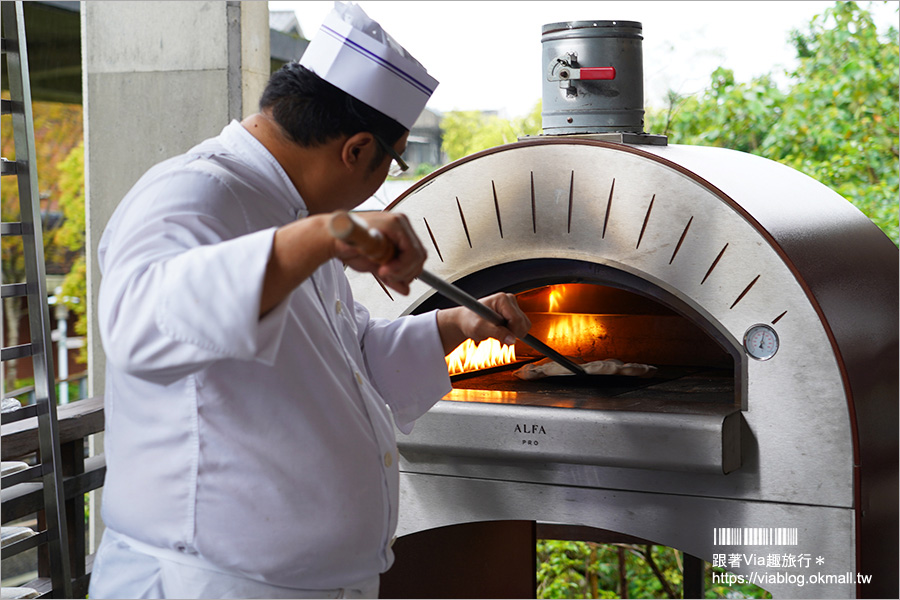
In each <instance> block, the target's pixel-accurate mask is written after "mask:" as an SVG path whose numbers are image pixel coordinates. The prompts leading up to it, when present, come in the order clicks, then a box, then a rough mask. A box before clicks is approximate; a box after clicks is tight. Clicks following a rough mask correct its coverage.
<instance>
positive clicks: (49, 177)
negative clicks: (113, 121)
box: [0, 92, 84, 387]
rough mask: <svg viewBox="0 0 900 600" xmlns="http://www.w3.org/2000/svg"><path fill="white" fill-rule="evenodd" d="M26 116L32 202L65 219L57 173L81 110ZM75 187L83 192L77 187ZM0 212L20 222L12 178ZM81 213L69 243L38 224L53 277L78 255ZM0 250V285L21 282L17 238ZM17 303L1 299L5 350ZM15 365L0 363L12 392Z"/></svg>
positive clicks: (0, 192) (8, 149) (49, 108)
mask: <svg viewBox="0 0 900 600" xmlns="http://www.w3.org/2000/svg"><path fill="white" fill-rule="evenodd" d="M8 97H9V94H8V92H4V98H8ZM32 114H33V117H34V138H35V167H36V169H37V179H38V187H39V190H38V196H39V199H40V204H41V211H42V213H47V212H49V213H52V212H55V211H57V210H61V211H62V212H63V214H64V218H68V217H69V215H67V214H66V213H67V212H71V211H67V209H66V208H65V207H62V206H60V195H61V194H63V192H62V191H61V182H62V181H64V180H65V179H66V174H65V173H62V172H60V171H59V168H58V167H59V165H60V164H63V163H64V162H65V161H64V159H65V158H66V157H67V156H68V155H69V153H70V152H71V151H72V149H73V148H74V147H76V146H78V145H79V144H80V143H81V141H82V138H83V133H82V110H81V106H78V105H71V104H59V103H55V102H34V103H33V104H32ZM7 119H8V118H4V122H3V128H2V140H0V146H2V154H3V156H4V157H5V158H9V159H13V158H15V155H16V152H15V140H14V138H13V128H12V126H11V122H10V121H9V120H7ZM72 168H75V167H74V166H70V167H69V169H70V170H71V169H72ZM78 185H79V186H80V187H81V188H83V183H80V184H78ZM68 193H69V195H72V194H75V195H77V196H78V197H79V198H80V199H81V200H80V201H81V202H82V203H83V201H84V195H83V190H79V191H77V192H73V191H72V190H70V191H69V192H68ZM0 206H2V209H0V212H2V219H3V221H4V222H7V221H13V222H15V221H20V220H21V211H20V210H19V189H18V185H17V181H16V179H15V178H13V177H10V178H4V180H3V186H2V188H0ZM83 213H84V208H83V206H82V208H81V214H82V216H81V217H80V223H76V224H74V225H73V226H72V227H70V229H74V230H78V229H80V231H81V233H80V238H78V237H77V236H76V237H72V235H70V234H62V237H61V238H59V239H57V233H59V230H58V229H53V228H50V227H49V226H48V221H47V220H46V219H45V220H44V221H43V222H42V230H43V243H44V260H45V263H46V265H47V271H48V272H51V273H52V272H59V271H58V270H57V269H58V268H59V267H60V266H63V265H66V264H68V262H69V261H70V260H71V259H72V255H73V254H77V253H79V252H83V247H84V216H83ZM64 228H65V227H64ZM0 246H2V262H3V281H4V283H14V282H23V281H25V258H24V257H25V255H24V250H23V246H22V238H21V237H20V236H12V235H5V236H3V239H2V240H0ZM82 260H83V259H82ZM51 291H52V290H51ZM20 300H21V299H19V298H5V299H4V301H3V312H4V319H5V321H4V326H5V327H6V328H7V335H8V340H7V341H8V343H10V344H11V345H15V344H17V343H18V323H19V320H20V318H21V317H22V316H23V314H24V311H23V306H24V305H23V303H22V302H20ZM81 305H82V307H83V306H84V302H83V296H82V302H81ZM82 328H83V326H82ZM76 330H77V324H76ZM17 362H18V361H8V362H6V363H4V368H5V373H4V375H5V378H6V384H7V386H12V387H14V386H15V382H16V379H17V371H18V367H17Z"/></svg>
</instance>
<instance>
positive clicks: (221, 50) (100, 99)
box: [81, 1, 269, 537]
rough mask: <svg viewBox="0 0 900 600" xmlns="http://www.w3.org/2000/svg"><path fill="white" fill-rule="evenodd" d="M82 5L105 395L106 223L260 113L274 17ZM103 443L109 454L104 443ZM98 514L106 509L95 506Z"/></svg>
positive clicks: (250, 5) (93, 367) (242, 7)
mask: <svg viewBox="0 0 900 600" xmlns="http://www.w3.org/2000/svg"><path fill="white" fill-rule="evenodd" d="M81 6H82V9H81V10H82V19H81V27H82V32H81V34H82V40H83V42H82V48H83V50H82V52H83V54H82V67H83V70H82V72H83V90H84V114H85V119H84V125H85V128H84V137H85V188H86V197H87V214H86V221H87V245H88V248H89V249H90V252H89V254H88V259H87V265H88V281H87V283H88V290H89V292H88V315H89V316H88V323H89V332H88V345H89V365H90V367H89V368H90V371H89V388H90V389H89V393H90V395H91V396H97V395H102V394H103V392H104V389H103V386H104V371H105V368H106V360H105V356H104V354H103V349H102V346H101V343H100V337H99V334H98V331H97V324H96V310H97V308H96V307H97V293H98V290H99V286H100V272H99V269H98V267H97V262H96V258H97V245H98V244H99V242H100V236H101V235H102V233H103V229H104V227H105V226H106V223H107V221H108V220H109V217H110V216H111V215H112V212H113V211H114V210H115V208H116V206H117V205H118V203H119V201H120V200H121V199H122V197H123V196H124V195H125V194H126V193H127V192H128V190H129V189H130V188H131V186H132V185H133V184H134V183H135V182H136V181H137V180H138V179H139V178H140V176H141V175H142V174H143V173H144V172H145V171H146V170H147V169H148V168H150V167H151V166H153V165H154V164H156V163H158V162H160V161H162V160H164V159H166V158H169V157H171V156H174V155H176V154H179V153H181V152H184V151H185V150H188V149H189V148H191V147H192V146H194V145H195V144H197V143H198V142H200V141H202V140H204V139H206V138H208V137H212V136H214V135H216V134H218V133H219V132H220V131H221V130H222V128H223V127H224V126H225V125H227V124H228V123H229V122H230V121H231V120H232V119H238V120H240V119H241V118H242V117H244V116H247V115H250V114H253V113H254V112H256V107H257V102H258V100H259V96H260V95H261V93H262V90H263V87H264V86H265V83H266V81H267V80H268V77H269V23H268V3H266V2H231V1H229V2H223V1H216V2H155V1H154V2H150V1H144V2H83V3H82V5H81ZM94 444H95V446H96V448H95V449H94V450H95V451H97V452H99V451H100V448H101V447H102V441H100V440H95V441H94ZM92 504H93V503H92ZM96 508H97V509H98V508H99V507H96ZM91 515H99V510H95V507H94V506H93V505H92V507H91ZM92 533H93V532H92ZM92 537H93V536H92Z"/></svg>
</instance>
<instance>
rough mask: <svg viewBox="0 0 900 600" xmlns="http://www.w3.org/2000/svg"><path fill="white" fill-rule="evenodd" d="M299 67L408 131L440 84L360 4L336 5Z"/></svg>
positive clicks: (301, 59)
mask: <svg viewBox="0 0 900 600" xmlns="http://www.w3.org/2000/svg"><path fill="white" fill-rule="evenodd" d="M300 64H301V65H303V66H304V67H306V68H307V69H309V70H310V71H312V72H314V73H315V74H316V75H318V76H319V77H321V78H322V79H324V80H325V81H327V82H328V83H330V84H332V85H334V86H335V87H338V88H340V89H342V90H343V91H345V92H347V93H348V94H350V95H351V96H353V97H354V98H356V99H357V100H360V101H361V102H365V103H366V104H368V105H369V106H371V107H372V108H374V109H376V110H378V111H380V112H382V113H384V114H386V115H387V116H389V117H391V118H392V119H394V120H395V121H397V122H398V123H400V124H401V125H403V126H404V127H406V128H407V129H412V126H413V123H415V122H416V119H418V118H419V115H420V114H421V113H422V110H423V109H424V108H425V103H426V102H428V98H430V97H431V94H433V93H434V89H435V88H436V87H437V85H438V82H437V80H436V79H434V78H433V77H431V76H430V75H428V72H427V71H426V70H425V67H423V66H422V65H421V64H419V62H418V61H417V60H416V59H414V58H413V57H412V56H410V54H409V52H407V51H406V50H405V49H404V48H403V47H402V46H401V45H400V44H398V43H397V42H396V41H394V39H393V38H392V37H391V36H390V35H388V34H387V33H386V32H385V31H384V30H383V29H382V28H381V25H379V24H378V23H377V22H375V21H373V20H372V19H371V18H369V16H368V15H367V14H366V13H365V12H364V11H363V10H362V9H361V8H360V7H359V6H357V5H355V4H353V3H352V2H351V3H347V4H345V3H343V2H335V3H334V10H332V11H331V13H329V14H328V16H327V17H326V18H325V20H324V21H323V22H322V26H321V28H320V29H319V31H318V33H317V34H316V35H315V37H314V38H313V40H312V42H310V44H309V46H308V47H307V48H306V52H304V53H303V56H302V57H301V58H300Z"/></svg>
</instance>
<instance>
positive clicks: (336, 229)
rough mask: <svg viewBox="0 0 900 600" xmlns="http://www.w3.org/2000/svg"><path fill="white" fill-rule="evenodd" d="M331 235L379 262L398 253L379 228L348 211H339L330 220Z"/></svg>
mask: <svg viewBox="0 0 900 600" xmlns="http://www.w3.org/2000/svg"><path fill="white" fill-rule="evenodd" d="M328 230H329V231H330V232H331V235H333V236H334V237H336V238H337V239H339V240H341V241H342V242H344V243H345V244H349V245H350V246H354V247H356V248H359V249H360V251H361V252H362V253H363V254H365V255H366V257H367V258H369V259H371V260H372V261H374V262H377V263H378V264H384V263H386V262H387V261H389V260H391V259H392V258H393V257H394V254H395V253H396V250H395V249H394V244H393V242H391V240H389V239H388V238H386V237H385V236H384V234H382V233H381V232H380V231H378V230H377V229H370V228H369V227H368V226H367V224H366V223H365V221H363V220H362V219H360V218H359V217H356V216H354V215H352V214H350V213H348V212H346V211H339V212H336V213H334V214H333V215H332V216H331V220H330V221H329V222H328Z"/></svg>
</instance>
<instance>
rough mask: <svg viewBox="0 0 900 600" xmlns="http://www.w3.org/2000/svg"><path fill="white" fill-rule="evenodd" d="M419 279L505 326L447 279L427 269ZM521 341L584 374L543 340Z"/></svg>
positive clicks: (578, 367) (526, 337)
mask: <svg viewBox="0 0 900 600" xmlns="http://www.w3.org/2000/svg"><path fill="white" fill-rule="evenodd" d="M419 279H420V280H421V281H422V282H423V283H426V284H428V285H429V286H431V287H432V288H434V289H435V291H437V292H438V293H439V294H441V295H442V296H444V297H445V298H447V299H448V300H452V301H453V302H456V303H457V304H459V305H460V306H464V307H466V308H468V309H469V310H471V311H472V312H474V313H475V314H477V315H478V316H479V317H481V318H483V319H485V320H486V321H489V322H490V323H493V324H494V325H498V326H501V327H506V325H507V323H506V319H504V318H503V317H502V316H501V315H500V314H498V313H497V312H496V311H494V310H493V309H491V308H490V307H488V306H485V305H484V304H482V303H481V302H479V301H478V300H477V299H475V297H473V296H471V295H469V294H467V293H466V292H464V291H463V290H461V289H459V288H458V287H456V286H455V285H453V284H452V283H450V282H448V281H444V280H443V279H441V278H440V277H438V276H437V275H435V274H434V273H431V272H429V271H422V273H421V274H420V275H419ZM519 339H520V340H522V342H523V343H525V344H527V345H529V346H531V347H532V348H534V349H535V350H537V351H538V352H540V353H541V354H543V355H544V356H546V357H547V358H550V359H552V360H553V361H555V362H558V363H559V364H561V365H562V366H564V367H565V368H567V369H568V370H570V371H572V372H573V373H575V374H576V375H585V374H586V373H585V370H584V368H583V367H582V366H581V365H579V364H577V363H574V362H572V361H571V360H569V359H568V358H566V357H565V356H563V355H562V354H560V353H559V352H557V351H556V350H554V349H553V348H551V347H550V346H548V345H547V344H545V343H544V342H542V341H540V340H539V339H537V338H535V337H534V336H532V335H531V334H528V335H526V336H525V337H522V338H519Z"/></svg>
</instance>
